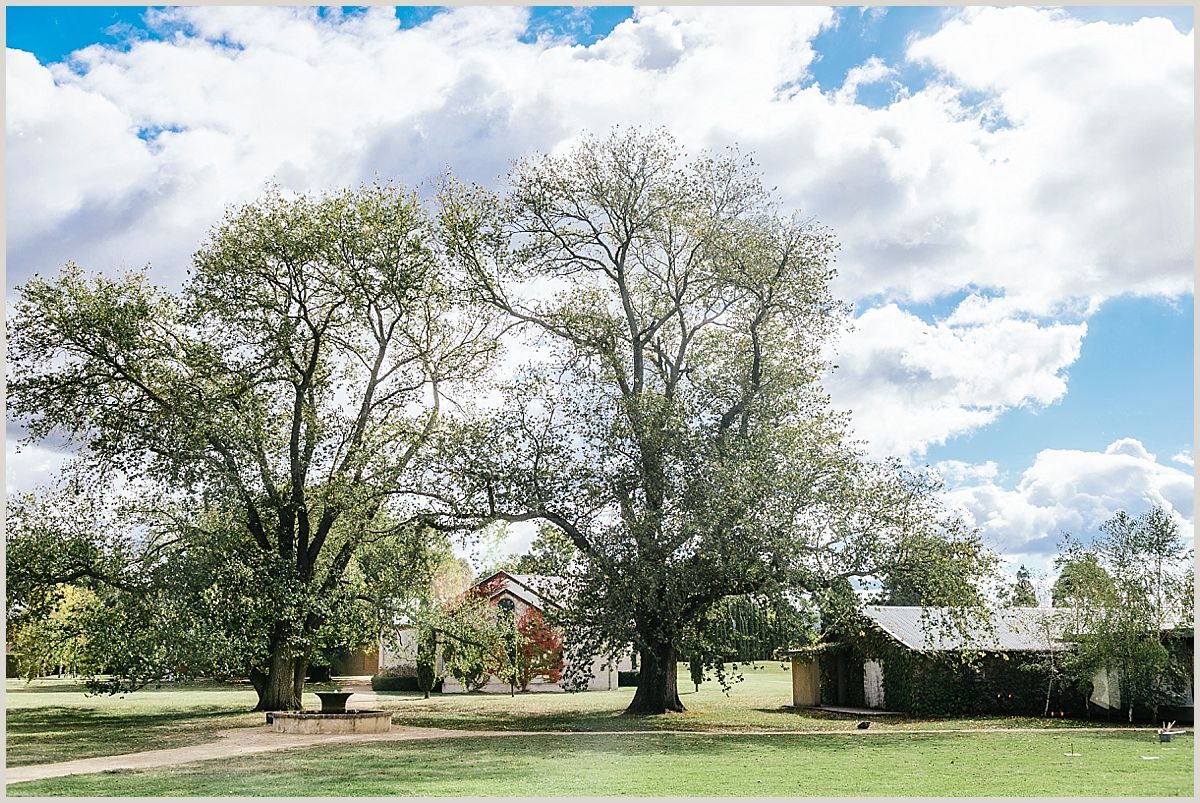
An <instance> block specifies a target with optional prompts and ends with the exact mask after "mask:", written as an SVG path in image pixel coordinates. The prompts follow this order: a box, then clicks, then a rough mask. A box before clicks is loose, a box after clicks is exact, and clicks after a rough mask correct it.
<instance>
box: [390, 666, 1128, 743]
mask: <svg viewBox="0 0 1200 803" xmlns="http://www.w3.org/2000/svg"><path fill="white" fill-rule="evenodd" d="M741 676H742V680H741V681H740V682H737V683H735V684H734V685H733V687H732V688H731V689H730V691H729V693H728V694H725V692H723V691H722V690H721V687H720V686H719V685H718V684H717V682H716V681H715V680H710V681H706V682H704V683H702V684H701V686H700V689H699V691H696V690H695V686H694V685H693V684H692V682H691V680H690V679H689V677H688V672H687V666H686V665H685V664H681V665H680V669H679V691H680V694H679V697H680V699H681V700H682V701H683V704H684V706H685V707H687V709H688V710H687V711H686V712H684V713H682V714H664V715H662V716H650V717H625V716H621V712H622V711H623V710H624V709H625V707H626V706H627V705H629V701H630V700H631V699H632V698H633V689H632V688H620V689H614V690H612V691H590V692H586V693H580V694H562V693H555V692H543V693H538V694H517V695H516V696H515V697H510V696H509V695H507V694H446V695H433V696H431V697H430V698H429V699H428V700H425V699H422V697H421V695H420V694H417V693H380V694H379V705H380V707H382V708H386V709H388V710H391V711H394V712H395V716H394V719H393V721H394V722H395V723H396V724H397V725H411V726H420V727H439V728H453V729H460V730H526V731H539V730H550V731H614V730H646V731H656V730H689V731H722V732H725V731H752V730H753V731H757V730H777V731H789V730H803V731H809V730H845V729H846V728H853V727H854V726H855V725H856V724H857V723H858V722H860V721H861V720H862V719H863V717H862V716H856V715H853V714H838V713H832V712H822V711H813V710H801V711H795V710H792V709H791V708H790V707H789V706H790V705H791V702H792V681H791V673H790V670H789V669H788V668H787V667H786V666H784V665H782V664H780V663H779V662H778V661H769V662H759V663H757V664H755V665H753V666H747V667H743V669H742V672H741ZM874 721H875V723H876V724H875V725H873V726H872V727H876V728H886V729H889V730H926V729H936V730H961V729H965V728H1044V727H1052V728H1062V727H1103V726H1106V725H1109V724H1112V725H1123V724H1125V723H1123V722H1121V721H1119V718H1118V720H1117V721H1114V722H1111V723H1109V722H1107V721H1105V720H1099V721H1094V722H1084V721H1075V720H1063V719H1058V718H1050V717H946V718H935V719H930V718H919V717H908V716H880V717H876V718H874Z"/></svg>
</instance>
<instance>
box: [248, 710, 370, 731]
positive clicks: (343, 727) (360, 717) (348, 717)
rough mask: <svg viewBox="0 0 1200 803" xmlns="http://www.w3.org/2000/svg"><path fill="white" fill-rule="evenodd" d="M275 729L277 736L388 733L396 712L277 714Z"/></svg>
mask: <svg viewBox="0 0 1200 803" xmlns="http://www.w3.org/2000/svg"><path fill="white" fill-rule="evenodd" d="M271 729H272V730H274V731H275V732H276V733H386V732H387V731H390V730H391V729H392V712H390V711H348V712H346V713H345V714H321V713H318V712H315V711H276V712H275V714H274V716H273V717H272V722H271Z"/></svg>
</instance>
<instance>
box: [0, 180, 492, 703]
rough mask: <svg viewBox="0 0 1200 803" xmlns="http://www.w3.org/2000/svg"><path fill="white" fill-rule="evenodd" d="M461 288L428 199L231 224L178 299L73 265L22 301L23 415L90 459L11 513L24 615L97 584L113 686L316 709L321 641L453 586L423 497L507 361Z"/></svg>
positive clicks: (323, 202)
mask: <svg viewBox="0 0 1200 803" xmlns="http://www.w3.org/2000/svg"><path fill="white" fill-rule="evenodd" d="M452 286H453V282H452V281H451V279H450V277H448V276H447V274H446V272H445V270H444V265H443V262H442V261H441V260H439V259H438V258H437V253H436V250H435V248H434V245H433V241H432V231H431V224H430V221H429V220H428V218H427V216H426V215H425V213H424V211H423V210H422V208H421V206H420V204H419V202H418V201H417V199H416V198H415V197H414V196H411V195H409V194H407V193H405V192H403V191H401V190H399V189H397V188H395V187H391V186H367V187H362V188H360V189H356V190H347V191H342V192H337V193H332V194H328V195H324V196H321V197H307V196H297V197H285V196H284V195H283V194H282V193H280V192H278V191H273V192H271V193H269V194H268V195H266V196H265V197H264V198H262V199H261V200H259V201H257V202H255V203H252V204H249V205H247V206H244V207H241V208H239V209H235V210H232V211H231V212H230V213H229V214H228V215H227V217H226V219H225V220H224V221H223V222H222V223H221V224H220V225H218V226H217V227H216V228H215V229H214V230H213V231H212V233H211V234H210V236H209V238H208V240H207V241H206V242H205V243H204V244H203V245H202V246H201V247H200V249H199V251H198V252H197V253H196V255H195V258H194V269H193V271H192V273H191V275H190V276H189V278H188V280H187V282H186V283H185V285H184V287H183V289H182V291H181V292H179V293H171V292H168V291H166V290H164V289H162V288H159V287H156V286H154V285H153V284H152V283H151V282H150V280H149V278H148V276H147V274H146V273H145V272H137V271H135V272H131V273H128V274H126V275H123V276H120V277H115V278H114V277H105V276H89V275H87V274H85V272H84V271H83V270H82V269H80V268H79V267H77V266H75V265H67V266H66V267H65V268H64V269H63V270H62V271H61V273H60V274H59V275H58V276H57V277H55V278H53V279H48V280H47V279H42V278H34V279H32V280H30V281H29V282H28V283H26V284H25V285H24V286H23V287H21V288H19V290H18V299H17V301H16V304H15V308H14V314H13V317H12V319H11V322H10V328H9V352H8V356H9V366H10V380H9V394H10V395H9V399H10V404H11V409H12V411H13V413H14V414H15V415H16V417H17V418H18V419H19V420H20V421H22V422H23V423H24V424H25V426H26V427H27V428H28V431H29V439H30V440H32V441H37V440H41V439H45V438H49V437H58V438H62V439H64V440H65V441H66V442H67V443H68V444H69V445H71V446H72V447H74V448H76V449H77V450H78V452H79V454H80V458H79V462H78V464H77V466H76V469H75V479H74V480H73V482H71V483H70V484H69V485H64V486H63V488H62V489H61V490H60V491H58V492H55V493H56V494H57V495H56V496H55V495H51V496H46V497H44V498H43V499H42V500H41V501H39V500H36V499H31V500H28V501H27V502H22V503H21V504H19V505H17V506H16V508H15V511H14V515H13V519H12V520H10V522H13V521H15V526H11V527H10V530H9V535H8V540H7V545H8V550H9V562H8V565H9V581H10V603H9V606H10V613H11V612H13V611H16V612H17V613H19V612H20V611H23V610H29V609H30V608H31V606H33V605H35V604H36V601H37V599H38V598H39V595H41V596H44V595H45V593H46V591H45V589H52V588H53V587H54V586H55V585H56V584H58V583H62V582H71V581H78V580H82V579H85V578H86V580H87V581H88V582H91V583H94V584H96V585H97V586H98V587H100V588H102V589H103V591H102V592H101V593H104V594H106V595H108V603H107V606H106V609H107V611H108V612H107V613H106V614H105V615H106V616H108V617H110V618H111V620H112V622H111V624H112V627H110V628H109V629H108V631H107V632H109V633H111V634H113V644H112V645H111V649H110V650H109V651H108V653H107V655H108V658H109V660H110V661H111V662H112V664H111V665H112V668H113V669H115V670H116V672H117V679H118V680H117V683H118V685H122V686H130V685H137V684H140V683H144V682H146V681H147V680H148V679H153V678H155V677H158V676H161V675H162V674H163V673H165V672H167V671H171V672H178V671H185V672H188V673H196V672H213V673H219V674H228V673H234V674H236V673H238V672H241V673H243V676H244V675H246V674H248V675H249V677H250V679H251V680H252V682H253V683H254V686H255V688H256V690H257V691H258V693H259V706H260V707H261V708H265V709H268V710H272V709H290V708H296V707H298V706H299V704H300V694H301V690H302V687H303V682H304V676H305V670H306V666H307V663H308V661H309V659H310V658H311V657H312V655H313V651H314V650H315V649H317V648H318V647H319V646H320V645H321V644H322V643H324V641H323V639H322V634H328V633H329V632H330V631H331V629H332V630H340V631H341V632H342V633H345V628H346V627H349V624H350V623H349V619H350V618H352V617H351V616H350V613H351V612H352V611H353V610H355V609H356V606H361V605H378V604H379V603H381V602H382V600H383V596H381V594H379V593H376V592H377V591H379V590H380V589H383V588H385V587H389V586H390V592H391V595H392V598H396V597H395V593H394V592H395V591H396V588H397V586H403V585H405V584H407V583H409V582H411V581H413V580H414V579H415V578H416V577H418V576H421V575H422V574H425V573H427V571H428V568H429V567H430V566H431V565H432V563H433V562H434V557H435V556H434V555H433V553H436V552H437V549H436V544H437V542H438V539H433V538H431V537H430V535H431V531H429V530H427V529H426V527H425V526H424V525H423V524H422V521H421V518H420V515H419V514H420V508H419V504H417V502H416V500H417V497H413V496H412V494H411V493H410V492H411V490H412V489H414V488H415V487H416V482H415V480H414V475H415V474H416V472H417V469H418V467H419V466H420V465H421V461H422V460H424V459H426V456H427V455H426V453H427V452H428V450H429V449H431V448H433V447H434V445H435V444H436V443H437V437H436V436H437V434H438V433H439V431H440V429H441V428H442V427H443V426H444V421H445V419H446V416H445V412H444V408H445V400H446V399H447V397H448V394H450V393H452V392H453V389H454V388H456V387H461V386H462V385H464V384H466V383H469V382H471V381H472V380H474V379H475V378H476V377H478V376H479V375H480V373H481V372H482V371H484V370H485V369H486V366H487V364H488V360H489V358H490V357H491V355H492V354H493V352H494V350H495V347H496V341H495V339H494V337H493V335H492V332H491V330H490V329H489V319H488V318H487V317H486V316H481V315H476V314H473V313H472V311H471V309H470V308H468V307H464V306H457V305H456V304H455V301H454V298H453V297H452V292H451V291H452ZM122 487H124V488H127V489H130V490H131V493H130V494H127V495H126V496H128V497H129V499H128V500H126V501H121V495H120V494H119V492H118V491H119V489H120V488H122ZM64 494H66V496H64ZM89 499H90V500H91V503H88V501H87V500H89ZM96 500H100V501H99V503H97V502H96ZM55 512H57V515H53V514H54V513H55ZM47 513H51V514H52V515H49V517H47ZM114 517H120V518H121V519H122V522H121V525H120V526H112V527H107V526H103V522H102V521H100V520H101V519H104V520H112V519H113V518H114ZM89 519H90V521H89ZM14 592H15V596H14V595H13V594H14ZM401 596H402V595H401ZM204 612H207V615H206V616H201V617H200V618H196V617H197V616H198V615H200V614H203V613H204ZM188 634H190V636H194V638H193V637H190V636H189V635H188ZM226 642H229V643H228V645H227V646H228V649H226V648H224V647H222V645H225V644H226ZM218 653H219V654H218Z"/></svg>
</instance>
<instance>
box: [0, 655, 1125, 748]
mask: <svg viewBox="0 0 1200 803" xmlns="http://www.w3.org/2000/svg"><path fill="white" fill-rule="evenodd" d="M758 667H759V668H758V669H752V668H745V669H744V671H743V678H744V679H743V680H742V681H741V682H739V683H737V684H735V685H734V687H733V688H732V690H731V691H730V693H729V695H726V694H724V693H723V692H722V691H721V689H720V687H719V686H718V684H717V683H716V682H715V681H708V682H706V683H704V684H703V685H702V686H701V687H700V690H699V691H693V686H692V684H691V682H690V681H689V680H688V679H687V676H686V667H683V668H682V670H681V673H680V690H681V695H680V696H681V697H682V699H683V701H684V704H685V705H686V706H687V707H688V709H689V710H688V711H687V712H685V713H683V714H666V715H662V716H653V717H624V716H621V712H622V711H623V710H624V709H625V707H626V706H627V705H628V704H629V701H630V699H631V698H632V696H633V689H631V688H621V689H613V690H611V691H596V692H586V693H581V694H562V693H549V692H547V693H538V694H519V695H517V696H516V697H509V696H508V695H504V694H469V695H468V694H445V695H434V696H433V697H431V698H430V699H429V700H424V699H422V698H421V696H420V695H419V694H415V693H413V694H407V693H380V694H379V695H378V697H379V700H380V707H383V708H386V709H388V710H391V711H393V712H395V722H396V724H397V725H411V726H422V727H441V728H452V729H458V730H535V731H540V730H545V731H568V730H569V731H589V732H603V731H614V730H644V731H651V732H652V731H656V730H691V731H726V732H730V731H732V732H737V731H748V730H842V729H845V728H847V727H850V726H852V725H853V724H854V723H855V722H857V721H859V720H860V719H861V717H860V716H856V715H850V714H834V713H828V712H820V711H793V710H791V709H790V708H787V705H788V704H789V703H790V702H791V679H790V674H789V673H788V672H787V671H786V669H784V668H783V667H781V665H780V664H778V663H776V662H769V663H760V664H758ZM6 691H7V694H6V701H5V702H6V706H7V712H6V721H7V726H8V744H7V750H6V761H7V763H8V764H9V765H10V766H18V765H24V764H43V763H52V762H56V761H69V760H72V759H77V758H92V757H97V756H108V755H119V754H122V753H132V752H137V751H141V750H155V749H165V748H171V747H183V746H186V745H191V744H202V743H204V742H208V741H212V740H213V739H214V738H215V734H216V732H217V731H220V730H225V729H228V728H234V727H241V726H252V725H257V724H260V723H261V722H262V719H261V716H262V715H261V714H255V713H252V712H251V709H252V708H253V707H254V704H255V701H256V697H255V694H254V692H253V690H251V689H250V688H249V686H246V685H236V684H217V683H189V684H166V685H164V686H163V687H162V688H158V689H154V688H149V689H143V690H142V691H138V692H134V693H132V694H127V695H123V696H115V697H114V696H88V695H87V694H86V693H85V691H86V690H85V689H84V688H83V687H82V686H80V685H78V684H75V683H73V682H71V681H69V680H57V679H54V680H39V681H35V682H33V683H25V682H23V681H9V682H8V683H7V684H6ZM305 703H306V705H307V706H310V707H313V708H315V707H318V706H319V701H318V700H317V698H316V696H315V695H312V694H309V695H306V696H305ZM872 719H874V720H875V721H876V723H877V724H876V725H875V726H873V727H874V728H876V729H879V730H897V731H903V730H909V729H927V728H935V729H946V730H953V729H961V728H977V727H985V728H996V727H1043V726H1063V725H1076V724H1077V725H1096V724H1103V723H1088V722H1078V723H1073V722H1071V721H1063V720H1059V719H1037V718H1027V717H993V718H962V717H958V718H947V719H932V720H931V719H917V718H911V717H872ZM1113 724H1120V723H1119V722H1118V723H1113Z"/></svg>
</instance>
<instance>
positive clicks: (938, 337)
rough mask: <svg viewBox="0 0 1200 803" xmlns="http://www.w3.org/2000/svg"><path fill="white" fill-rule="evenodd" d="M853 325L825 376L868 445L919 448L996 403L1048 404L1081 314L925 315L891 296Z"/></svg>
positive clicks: (979, 422) (903, 450)
mask: <svg viewBox="0 0 1200 803" xmlns="http://www.w3.org/2000/svg"><path fill="white" fill-rule="evenodd" d="M854 327H855V328H854V330H853V331H852V332H850V333H849V334H847V335H846V336H844V337H843V339H842V341H841V342H840V343H838V344H837V355H836V357H835V358H834V359H835V362H836V365H837V366H838V367H837V369H836V370H835V371H833V373H832V374H831V375H830V376H829V377H828V378H827V379H826V386H827V388H828V389H829V392H830V395H831V396H832V398H833V402H834V404H835V405H836V406H838V407H841V408H844V409H849V410H851V411H852V416H853V426H854V428H855V431H856V432H857V434H858V435H859V436H860V437H863V438H865V439H866V440H867V441H868V442H869V444H870V449H871V451H872V452H873V453H874V454H877V455H886V454H899V455H909V454H918V455H919V454H923V453H924V451H925V449H926V447H928V446H929V445H931V444H935V443H943V442H944V441H945V440H946V439H947V438H949V437H951V436H954V435H962V434H965V433H968V432H971V431H973V430H975V429H978V428H979V427H981V426H984V425H986V424H989V423H991V422H992V421H994V420H995V419H996V418H997V417H998V416H999V415H1000V414H1001V413H1003V412H1004V411H1005V410H1009V409H1012V408H1014V407H1021V406H1032V405H1039V406H1044V405H1048V404H1053V403H1054V402H1056V401H1058V400H1059V399H1061V398H1062V397H1063V395H1064V394H1065V393H1066V391H1067V378H1066V373H1065V372H1066V369H1067V368H1068V367H1069V366H1070V365H1071V364H1072V363H1074V362H1075V360H1076V359H1078V357H1079V349H1080V344H1081V343H1082V340H1083V337H1084V335H1085V334H1086V333H1087V325H1086V324H1054V325H1047V326H1041V325H1038V324H1036V323H1033V322H1030V321H1022V320H1012V319H1006V320H1000V321H995V322H990V323H985V324H978V325H971V326H961V325H960V326H954V325H950V324H948V323H945V322H939V323H936V324H930V323H926V322H925V321H923V320H921V319H920V318H918V317H917V316H915V315H912V314H911V313H907V312H905V311H903V310H901V309H900V308H899V307H897V306H896V305H895V304H887V305H885V306H882V307H875V308H872V309H869V310H867V311H866V312H864V313H863V314H862V315H860V316H858V317H857V318H856V319H855V320H854Z"/></svg>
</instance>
